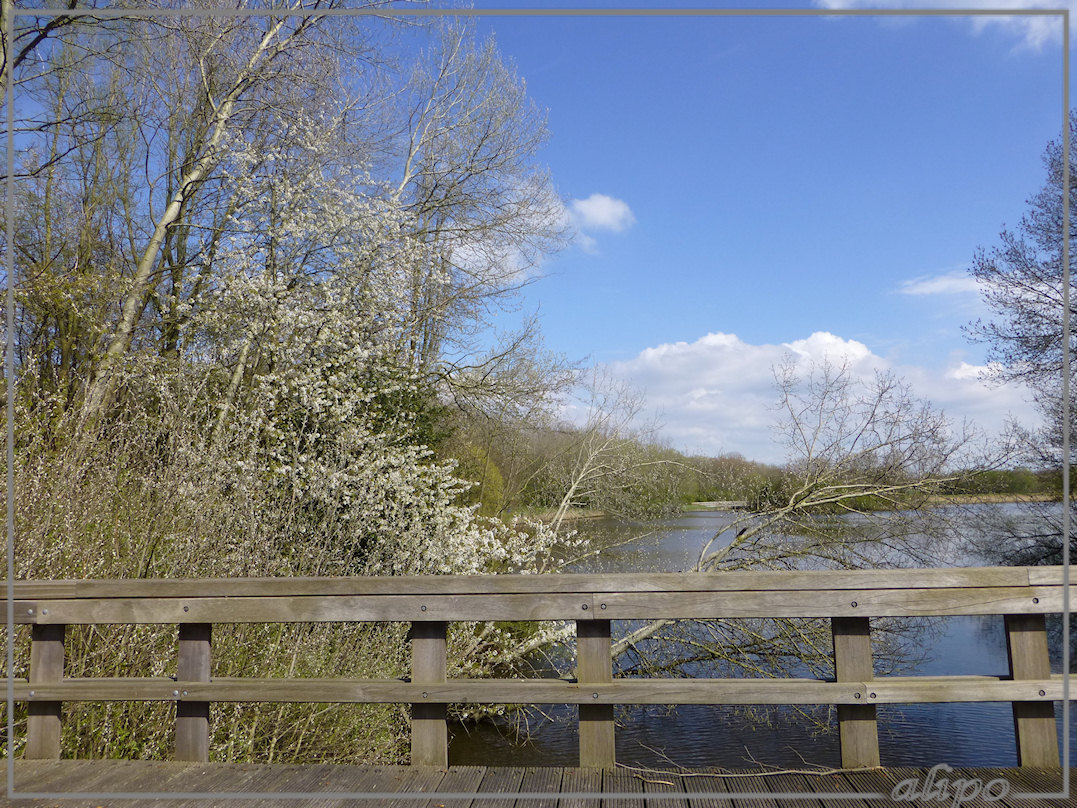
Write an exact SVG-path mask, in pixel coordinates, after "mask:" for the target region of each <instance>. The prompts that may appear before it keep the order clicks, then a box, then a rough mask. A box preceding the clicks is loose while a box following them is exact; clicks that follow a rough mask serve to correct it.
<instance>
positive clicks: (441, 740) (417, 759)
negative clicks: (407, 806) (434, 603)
mask: <svg viewBox="0 0 1077 808" xmlns="http://www.w3.org/2000/svg"><path fill="white" fill-rule="evenodd" d="M424 608H425V607H424ZM446 628H447V624H446V623H445V622H443V621H437V620H435V621H431V622H425V621H423V622H414V623H412V624H411V681H412V682H414V683H416V684H441V683H443V682H444V681H445V667H446V662H445V647H446V643H445V633H446ZM411 765H412V766H437V767H439V768H442V769H444V768H447V767H448V765H449V728H448V725H447V724H446V722H445V705H444V704H431V703H429V702H418V703H415V704H412V705H411Z"/></svg>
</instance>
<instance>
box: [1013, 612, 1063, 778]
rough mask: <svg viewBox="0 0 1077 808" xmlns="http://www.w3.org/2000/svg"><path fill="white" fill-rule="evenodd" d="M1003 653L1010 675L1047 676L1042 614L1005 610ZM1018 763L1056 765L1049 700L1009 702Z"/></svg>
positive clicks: (1052, 711)
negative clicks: (1011, 612)
mask: <svg viewBox="0 0 1077 808" xmlns="http://www.w3.org/2000/svg"><path fill="white" fill-rule="evenodd" d="M1005 617H1006V653H1007V655H1008V656H1009V658H1010V675H1011V676H1012V677H1013V678H1014V680H1017V679H1050V678H1051V659H1050V656H1049V655H1048V652H1047V622H1046V620H1045V619H1044V616H1043V615H1042V614H1008V615H1006V616H1005ZM1013 728H1014V733H1015V735H1016V736H1017V765H1018V766H1044V767H1046V766H1051V767H1054V766H1058V765H1059V760H1060V759H1059V754H1058V734H1057V733H1058V730H1057V727H1056V724H1055V706H1054V702H1050V701H1015V702H1013Z"/></svg>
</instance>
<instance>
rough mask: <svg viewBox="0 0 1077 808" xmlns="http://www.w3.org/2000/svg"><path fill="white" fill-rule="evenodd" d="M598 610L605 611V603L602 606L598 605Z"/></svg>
mask: <svg viewBox="0 0 1077 808" xmlns="http://www.w3.org/2000/svg"><path fill="white" fill-rule="evenodd" d="M598 608H600V609H605V608H606V604H605V603H603V604H602V605H600V606H599V607H598Z"/></svg>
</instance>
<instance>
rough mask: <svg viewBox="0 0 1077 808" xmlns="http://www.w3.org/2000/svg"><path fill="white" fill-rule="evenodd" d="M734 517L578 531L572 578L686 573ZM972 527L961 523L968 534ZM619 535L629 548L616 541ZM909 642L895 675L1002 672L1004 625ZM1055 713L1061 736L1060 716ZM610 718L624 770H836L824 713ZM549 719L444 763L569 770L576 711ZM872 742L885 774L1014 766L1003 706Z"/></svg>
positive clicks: (492, 731) (913, 708)
mask: <svg viewBox="0 0 1077 808" xmlns="http://www.w3.org/2000/svg"><path fill="white" fill-rule="evenodd" d="M955 507H956V506H955ZM965 507H968V506H965ZM983 507H988V506H983ZM1003 507H1006V506H1003ZM1012 507H1013V506H1011V508H1012ZM742 515H743V514H736V513H729V512H693V513H684V514H681V515H680V516H678V517H677V518H675V519H669V520H664V521H661V522H653V523H636V524H629V525H625V524H620V523H616V522H613V521H611V520H601V519H594V520H587V521H586V522H580V523H578V524H577V525H576V527H577V529H580V530H581V532H586V533H587V535H588V536H591V537H592V538H593V540H594V541H595V542H596V544H598V545H599V546H602V547H604V548H606V549H604V550H603V551H602V552H601V553H599V554H598V555H596V556H594V557H592V558H590V559H587V560H586V561H584V562H582V563H581V565H580V567H579V571H603V572H614V571H653V572H659V571H682V570H687V569H690V568H691V566H692V565H693V564H694V563H695V561H696V557H697V555H698V552H699V548H700V547H701V546H702V544H703V543H704V542H705V541H706V540H707V539H709V538H710V537H711V536H713V535H714V534H715V533H716V532H717V531H719V530H720V529H721V528H722V527H723V525H724V524H726V523H728V522H729V521H731V520H732V519H734V518H736V517H737V516H742ZM970 515H982V514H970ZM974 522H975V520H974V519H971V518H970V524H973V523H974ZM626 536H632V537H633V538H632V540H631V541H629V542H627V543H624V541H623V539H624V537H626ZM951 562H952V559H951ZM966 562H967V563H965V564H964V565H965V566H978V565H980V564H982V563H984V562H983V561H982V560H978V559H973V558H969V559H966ZM940 565H942V562H940ZM615 631H616V628H615ZM917 636H918V637H920V639H921V645H920V647H921V650H922V651H923V659H922V660H921V661H920V662H918V663H917V664H916V666H915V667H914V669H912V670H910V671H905V672H904V673H906V674H908V675H917V674H921V675H944V674H946V675H950V674H970V675H971V674H993V675H998V674H1002V673H1005V672H1006V671H1007V670H1008V660H1007V655H1006V642H1005V636H1004V633H1003V625H1002V618H1001V617H948V618H934V619H932V621H931V625H930V630H928V631H926V632H924V633H923V634H922V635H917ZM1057 657H1058V654H1054V653H1053V658H1052V665H1053V668H1054V670H1055V672H1061V663H1060V660H1059V659H1058V658H1057ZM1056 713H1057V715H1058V716H1059V722H1058V723H1059V728H1060V731H1061V707H1060V706H1059V707H1057V708H1056ZM617 715H618V728H617V758H618V761H619V762H622V763H626V764H636V765H647V766H669V765H671V764H676V765H681V766H688V767H695V766H725V767H743V766H754V765H758V764H769V765H777V766H787V767H788V766H801V765H803V764H804V763H805V762H809V763H812V764H816V765H823V766H838V765H839V762H840V755H839V748H838V736H837V732H836V729H835V717H834V715H833V712H832V710H831V709H830V708H828V707H820V708H817V709H814V710H812V711H811V712H810V714H809V715H807V716H805V715H802V714H800V713H798V712H797V711H796V710H794V709H792V708H777V709H763V708H759V709H755V710H752V711H747V710H745V709H743V708H734V707H727V706H721V705H716V706H708V705H703V706H699V705H684V706H680V707H676V708H664V707H648V706H639V707H622V708H619V711H618V713H617ZM547 716H548V717H547V718H542V719H539V720H537V721H533V722H532V724H531V726H530V727H529V735H528V737H527V738H526V739H523V740H520V739H517V738H515V737H514V734H513V731H512V730H511V728H510V727H509V725H508V724H505V725H504V726H501V727H498V726H495V725H493V724H489V723H486V724H479V725H477V726H476V725H471V726H467V727H465V726H457V727H455V737H454V739H453V741H452V744H451V746H450V761H451V762H452V763H454V764H467V763H474V764H478V763H490V762H491V761H497V763H498V764H504V765H521V766H523V765H528V766H535V765H543V766H545V765H549V766H571V765H574V764H575V762H576V761H577V760H578V758H577V755H578V745H577V738H576V723H575V721H574V720H572V719H573V718H574V716H575V710H574V708H571V707H567V706H564V705H554V706H551V707H550V708H549V709H548V710H547ZM1075 717H1077V712H1074V711H1071V720H1072V718H1075ZM879 744H880V753H881V756H882V760H883V763H884V764H885V765H888V766H931V765H934V764H935V763H938V762H946V763H948V764H949V765H951V766H1014V765H1016V763H1017V751H1016V747H1015V743H1014V733H1013V715H1012V710H1011V707H1010V705H1009V704H1008V703H993V704H979V703H965V704H920V705H880V707H879ZM1071 765H1077V752H1073V751H1071Z"/></svg>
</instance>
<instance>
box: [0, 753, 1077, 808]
mask: <svg viewBox="0 0 1077 808" xmlns="http://www.w3.org/2000/svg"><path fill="white" fill-rule="evenodd" d="M3 768H4V772H3V776H2V777H0V780H3V781H4V788H5V793H6V764H5V765H4V766H3ZM1074 774H1077V770H1071V777H1072V776H1074ZM925 776H926V770H924V769H900V768H892V769H875V770H869V771H855V772H841V773H832V774H825V775H808V774H801V773H785V774H762V773H760V772H759V771H758V770H752V771H748V770H744V771H739V772H730V771H728V770H725V771H722V772H717V771H706V770H693V771H690V772H688V771H682V772H678V773H672V772H659V771H653V770H647V771H645V770H638V769H631V768H626V767H622V768H618V769H617V770H616V771H607V772H602V771H598V770H587V769H559V768H510V767H496V766H490V767H485V766H454V767H452V768H449V769H447V770H443V769H434V768H411V767H407V766H343V765H335V764H324V765H313V766H293V765H257V764H229V763H181V762H173V761H123V760H120V761H79V760H47V761H30V760H19V761H16V763H15V786H16V789H17V791H16V793H20V794H27V793H45V792H50V793H58V792H65V793H79V792H81V793H84V794H86V795H87V796H86V797H85V798H62V799H58V798H57V797H47V798H39V799H15V800H4V799H0V804H2V805H3V806H12V808H16V807H18V808H22V806H26V808H29V807H30V806H33V807H34V808H51V806H57V808H103V807H104V806H112V805H117V806H157V807H158V808H165V807H166V806H167V807H168V808H172V807H173V806H176V807H177V808H178V807H182V808H210V807H211V806H218V805H221V806H231V805H250V804H252V802H253V803H255V804H257V805H260V806H270V808H343V807H344V806H349V807H351V806H354V807H355V808H358V807H359V806H363V808H369V806H387V807H388V808H416V807H418V806H421V807H422V808H600V807H604V806H610V808H614V807H616V808H691V807H692V806H700V807H706V808H719V807H721V808H730V806H732V808H781V807H782V806H787V805H788V806H797V808H829V806H835V808H838V807H840V808H872V806H880V805H882V806H902V807H903V808H908V806H909V805H910V804H912V805H919V806H944V805H945V806H953V805H954V804H955V802H954V799H953V798H952V797H951V798H950V799H948V800H945V801H937V800H925V799H923V798H921V799H917V800H915V802H912V803H910V802H909V801H897V800H894V799H892V798H891V797H889V796H886V797H883V798H863V797H851V796H850V797H844V798H828V797H826V796H824V795H827V794H850V795H851V794H856V793H863V794H870V793H879V794H886V795H889V794H890V792H891V790H892V789H893V788H894V786H895V785H897V784H898V783H899V782H900V781H902V780H905V779H906V778H916V779H917V781H918V782H919V783H921V784H922V783H923V782H924V780H925ZM944 776H948V777H949V778H951V780H956V779H957V778H966V779H969V780H971V779H973V778H979V780H980V781H981V782H983V783H987V782H989V781H991V780H994V779H996V778H1001V779H1002V780H1004V781H1005V782H1006V783H1007V785H1008V788H1007V794H1006V796H1004V797H1002V798H1001V799H994V797H996V796H998V795H997V793H996V794H990V795H988V794H981V795H979V796H978V797H977V798H976V799H967V801H964V802H959V803H958V804H960V805H964V806H969V807H970V808H985V806H998V808H1040V807H1041V806H1067V805H1068V806H1074V805H1077V799H1069V800H1064V799H1050V800H1049V799H1043V798H1040V799H1033V798H1029V797H1022V796H1021V794H1030V793H1050V792H1058V791H1060V790H1061V784H1062V772H1061V770H1060V769H1031V768H1025V769H957V770H956V771H954V772H953V773H952V774H948V775H944ZM135 792H138V793H139V794H145V795H147V796H138V794H136V793H135ZM164 792H183V793H186V794H190V795H191V796H188V797H180V798H170V799H167V800H164V799H153V798H151V797H149V796H148V795H151V794H155V793H156V794H160V793H164ZM226 792H228V793H241V792H242V793H246V794H248V795H251V796H248V797H246V798H245V799H242V800H241V801H237V800H236V799H235V798H225V797H219V796H214V795H218V794H222V793H226ZM311 792H320V793H324V795H325V796H319V797H317V798H313V799H310V798H307V799H299V798H294V797H293V798H287V797H286V796H285V795H295V794H309V793H311ZM409 792H410V793H409ZM537 792H544V793H551V796H547V797H541V798H523V797H518V796H516V795H519V794H525V793H531V794H534V793H537ZM106 793H107V794H124V795H129V796H125V798H120V797H113V796H98V797H94V796H92V795H93V794H106ZM333 793H337V794H343V793H368V794H376V793H382V794H385V795H386V796H384V797H380V798H376V799H373V798H367V799H347V798H339V797H338V798H333V797H332V796H331V795H332V794H333ZM476 793H498V794H505V797H503V798H500V797H498V798H492V797H470V796H466V795H471V794H476ZM706 793H711V794H719V795H724V796H718V797H707V798H702V797H700V798H695V799H689V795H700V794H706ZM423 794H429V795H430V796H429V797H424V796H421V795H423ZM552 794H557V795H559V796H552ZM592 794H593V795H594V796H590V795H592ZM603 794H625V795H631V796H625V797H618V798H612V797H609V796H601V795H603ZM793 794H803V795H811V796H800V797H794V796H783V795H793ZM254 795H260V796H254ZM394 795H395V796H394ZM442 795H443V796H442ZM451 795H456V796H455V798H454V796H451ZM460 795H464V796H460Z"/></svg>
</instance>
